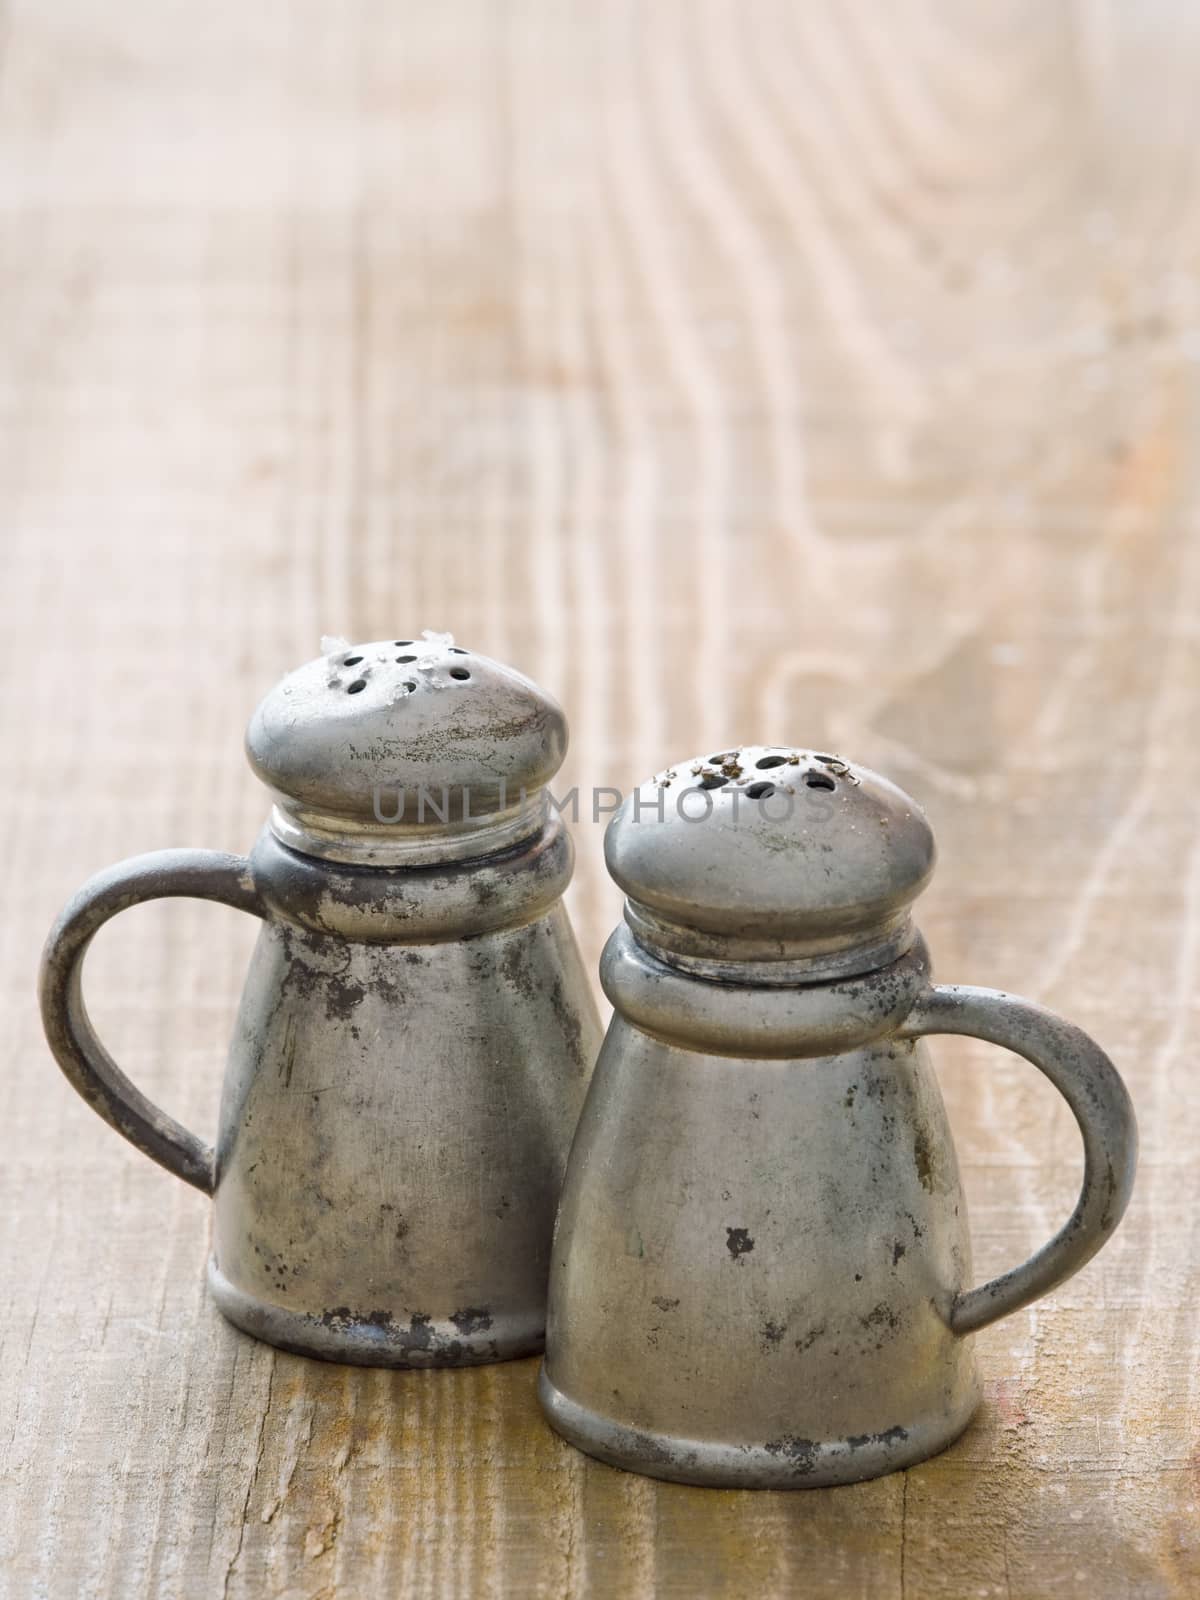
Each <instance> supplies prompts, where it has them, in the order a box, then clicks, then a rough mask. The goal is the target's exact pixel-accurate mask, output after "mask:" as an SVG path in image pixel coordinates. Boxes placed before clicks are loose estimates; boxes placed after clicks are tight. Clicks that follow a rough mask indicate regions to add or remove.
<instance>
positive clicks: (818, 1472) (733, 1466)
mask: <svg viewBox="0 0 1200 1600" xmlns="http://www.w3.org/2000/svg"><path fill="white" fill-rule="evenodd" d="M538 1399H539V1400H540V1401H541V1404H542V1409H543V1411H544V1412H545V1414H546V1420H547V1421H548V1422H549V1423H550V1426H551V1427H552V1428H553V1429H554V1430H555V1432H556V1433H559V1434H561V1435H562V1437H563V1438H564V1439H566V1440H567V1442H568V1443H569V1444H573V1445H574V1446H575V1447H576V1449H579V1450H582V1451H583V1452H584V1453H585V1454H586V1455H590V1456H595V1457H596V1458H597V1459H598V1460H600V1461H604V1462H606V1463H607V1464H608V1465H609V1466H610V1467H619V1468H621V1469H622V1470H623V1471H625V1472H637V1473H640V1474H642V1476H644V1477H648V1478H663V1479H666V1480H667V1481H669V1482H672V1483H690V1484H696V1485H698V1486H700V1487H702V1488H710V1489H820V1488H829V1487H831V1486H833V1485H836V1484H847V1483H861V1482H863V1480H864V1479H867V1478H879V1477H883V1476H884V1475H885V1474H887V1473H890V1472H900V1471H903V1470H904V1469H905V1468H906V1467H912V1466H916V1465H917V1463H918V1462H921V1461H925V1460H927V1459H928V1457H930V1456H935V1455H938V1454H939V1453H940V1452H941V1451H942V1450H945V1449H947V1448H948V1447H949V1446H950V1445H952V1444H953V1443H954V1442H955V1440H956V1439H958V1438H959V1436H960V1435H961V1434H962V1432H963V1431H964V1429H965V1428H966V1427H967V1424H968V1423H969V1422H970V1420H971V1418H972V1417H973V1416H974V1414H975V1412H976V1410H977V1409H978V1406H979V1401H980V1394H979V1391H978V1388H977V1386H976V1385H975V1384H972V1385H971V1388H970V1391H969V1394H968V1397H967V1401H966V1403H965V1404H963V1405H961V1406H960V1407H959V1408H958V1409H956V1410H955V1411H952V1412H951V1413H949V1414H948V1415H947V1416H945V1417H938V1418H936V1419H932V1420H930V1421H928V1422H922V1423H919V1424H917V1425H915V1426H911V1427H907V1428H902V1427H899V1426H896V1427H894V1428H891V1429H888V1430H887V1431H886V1432H883V1433H879V1434H871V1435H866V1436H863V1437H854V1438H848V1439H831V1440H822V1441H818V1440H813V1439H798V1438H781V1439H777V1440H770V1441H766V1442H764V1443H762V1444H749V1445H737V1444H722V1443H718V1442H716V1441H714V1440H709V1439H683V1438H675V1437H673V1436H672V1435H671V1434H666V1433H648V1432H646V1431H645V1430H644V1429H641V1428H632V1427H629V1426H627V1425H626V1424H624V1423H619V1422H614V1421H613V1420H612V1419H611V1418H609V1417H604V1416H599V1415H597V1413H596V1412H594V1411H589V1410H588V1409H587V1407H586V1406H581V1405H580V1404H579V1403H578V1402H577V1401H574V1400H571V1399H569V1398H568V1396H567V1395H565V1394H563V1392H562V1390H561V1389H559V1388H558V1387H557V1386H556V1385H555V1384H554V1382H553V1381H552V1380H551V1379H550V1378H549V1376H548V1375H547V1373H546V1367H545V1364H544V1363H543V1365H542V1367H541V1368H540V1370H539V1372H538Z"/></svg>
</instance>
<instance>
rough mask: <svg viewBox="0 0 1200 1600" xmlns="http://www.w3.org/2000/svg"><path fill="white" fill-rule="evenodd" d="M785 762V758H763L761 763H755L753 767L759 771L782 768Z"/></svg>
mask: <svg viewBox="0 0 1200 1600" xmlns="http://www.w3.org/2000/svg"><path fill="white" fill-rule="evenodd" d="M786 760H787V757H786V756H764V757H763V758H762V760H761V761H756V762H755V763H754V765H755V766H756V767H758V768H759V770H760V771H761V770H762V769H763V768H765V767H782V766H783V764H784V763H785V762H786Z"/></svg>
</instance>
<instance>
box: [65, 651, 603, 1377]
mask: <svg viewBox="0 0 1200 1600" xmlns="http://www.w3.org/2000/svg"><path fill="white" fill-rule="evenodd" d="M566 740H567V730H566V723H565V720H564V718H563V714H562V712H561V711H560V709H559V707H558V706H557V705H556V704H555V703H554V701H553V700H551V699H550V698H549V696H547V695H545V694H544V693H543V692H542V691H541V690H540V689H539V688H538V687H537V686H536V685H535V684H533V683H531V682H530V681H529V680H528V679H527V678H524V677H522V676H521V675H520V674H519V673H517V672H514V671H513V670H512V669H511V668H509V667H506V666H502V665H501V664H500V663H498V662H496V661H491V660H489V659H488V658H487V657H485V656H481V655H476V654H475V653H473V652H471V651H469V650H464V649H462V648H461V647H459V646H457V645H455V644H454V643H453V640H452V639H451V638H450V636H449V635H440V634H428V633H427V634H425V635H424V636H422V637H421V638H420V639H416V640H411V639H396V640H391V639H387V640H382V641H375V642H373V643H371V644H362V645H356V646H352V647H350V646H348V647H345V648H338V649H336V650H334V652H333V653H331V654H329V655H327V656H323V657H321V658H319V659H318V660H315V661H312V662H310V663H309V664H308V665H307V666H304V667H301V668H300V669H299V670H298V671H296V672H293V673H292V674H291V675H290V676H288V677H286V678H284V679H283V680H282V682H280V683H279V684H278V685H277V686H276V687H275V688H274V689H273V690H272V691H271V692H270V693H269V694H268V695H267V697H266V698H265V699H264V700H263V701H262V703H261V704H260V705H259V707H258V709H257V710H256V711H255V713H254V716H253V718H252V720H251V722H250V726H249V731H248V733H247V738H246V748H247V753H248V755H249V759H250V763H251V765H252V767H253V768H254V770H255V772H256V773H257V774H258V776H259V777H260V778H261V779H262V780H263V781H264V783H266V785H267V786H268V788H269V789H270V790H271V791H272V794H273V797H274V802H275V804H274V807H273V809H272V811H271V814H270V818H269V821H268V823H267V825H266V827H265V829H264V831H263V833H262V835H261V836H260V838H259V840H258V842H257V844H256V845H255V847H254V850H253V852H252V854H251V855H250V857H249V858H248V859H247V858H245V857H242V856H236V855H223V854H218V853H214V852H212V851H206V850H167V851H162V852H158V853H155V854H151V855H145V856H140V857H137V858H135V859H133V860H131V861H126V862H123V863H121V864H120V865H118V866H115V867H112V868H110V869H109V870H108V871H107V872H102V873H100V874H99V875H98V876H96V877H94V878H93V879H92V880H91V881H90V882H89V883H87V884H85V885H84V887H83V888H82V889H81V890H80V891H79V892H78V893H77V894H76V895H75V897H74V898H73V899H72V901H71V902H70V904H69V905H68V906H67V908H66V910H65V911H64V912H63V914H62V916H61V917H60V919H59V921H58V923H57V924H56V926H55V928H54V930H53V931H52V933H51V934H50V937H49V940H48V943H47V945H46V950H45V955H44V958H43V967H42V974H41V1004H42V1014H43V1018H44V1022H45V1028H46V1035H47V1038H48V1039H49V1042H50V1045H51V1048H52V1050H53V1051H54V1054H55V1056H56V1057H57V1059H58V1062H59V1065H60V1066H61V1067H62V1069H63V1071H64V1072H65V1073H66V1075H67V1077H68V1078H69V1079H70V1080H71V1082H72V1083H73V1084H74V1086H75V1087H76V1089H78V1090H79V1092H80V1094H81V1095H83V1097H84V1098H85V1099H86V1100H87V1101H88V1103H89V1104H90V1105H91V1106H92V1107H93V1108H94V1109H95V1110H96V1111H97V1112H98V1113H99V1114H100V1116H102V1117H103V1118H104V1119H105V1120H106V1121H107V1122H109V1123H110V1124H111V1125H112V1126H113V1127H114V1128H116V1130H117V1131H118V1132H119V1133H121V1134H123V1135H124V1136H125V1137H126V1138H127V1139H129V1140H130V1141H131V1142H132V1143H133V1144H135V1145H136V1146H137V1147H138V1148H139V1149H140V1150H143V1151H145V1153H146V1154H147V1155H149V1156H151V1157H152V1158H153V1159H154V1160H155V1161H158V1162H160V1163H161V1164H162V1165H163V1166H164V1167H166V1168H167V1169H168V1170H169V1171H171V1172H174V1173H175V1174H176V1175H177V1176H178V1177H181V1178H183V1179H184V1180H185V1181H186V1182H188V1183H191V1184H194V1185H195V1186H196V1187H197V1188H198V1189H201V1190H203V1191H204V1192H205V1193H207V1194H211V1195H212V1197H213V1208H214V1227H213V1244H212V1256H211V1260H210V1263H209V1269H208V1277H209V1284H210V1287H211V1290H212V1294H213V1297H214V1299H215V1300H216V1303H217V1305H218V1306H219V1307H220V1309H221V1310H222V1311H223V1312H224V1314H225V1315H226V1316H227V1317H228V1318H229V1319H230V1320H231V1321H232V1322H234V1323H236V1324H237V1325H238V1326H239V1327H240V1328H243V1329H245V1330H246V1331H247V1332H248V1333H252V1334H255V1335H256V1336H257V1337H259V1338H261V1339H266V1340H268V1341H269V1342H270V1343H272V1344H275V1345H278V1346H280V1347H281V1348H283V1349H287V1350H293V1351H296V1352H299V1353H301V1354H305V1355H312V1356H321V1357H324V1358H327V1359H330V1360H337V1361H348V1362H355V1363H362V1364H368V1365H381V1366H439V1365H460V1364H465V1363H474V1362H486V1361H498V1360H503V1359H505V1358H507V1357H511V1356H520V1355H526V1354H529V1353H530V1352H534V1351H537V1350H539V1349H540V1348H541V1346H542V1341H543V1332H544V1324H545V1300H546V1277H547V1271H548V1266H549V1247H550V1235H551V1229H552V1225H553V1220H554V1208H555V1204H556V1201H557V1198H558V1192H559V1186H560V1183H561V1179H562V1173H563V1166H564V1162H565V1158H566V1152H567V1147H568V1145H569V1143H570V1139H571V1135H572V1132H573V1130H574V1127H575V1122H576V1118H577V1116H578V1113H579V1107H580V1104H581V1102H582V1099H583V1094H584V1089H585V1086H586V1081H587V1077H588V1074H589V1072H590V1069H591V1065H592V1061H593V1059H594V1055H595V1050H596V1047H597V1045H598V1043H599V1039H600V1027H599V1022H598V1019H597V1015H596V1011H595V1006H594V1002H593V1000H592V996H591V991H590V988H589V984H588V981H587V977H586V975H585V973H584V971H583V969H582V966H581V963H580V959H579V955H578V952H577V949H576V945H575V940H574V936H573V934H572V931H571V928H570V925H569V923H568V920H567V916H566V912H565V910H564V907H563V905H562V901H561V896H562V893H563V890H564V888H565V887H566V885H567V881H568V879H569V878H570V875H571V868H572V862H573V855H572V846H571V842H570V839H569V837H568V835H567V834H566V832H565V830H564V828H563V826H562V824H561V821H560V820H559V818H558V816H557V813H556V812H553V811H552V809H551V807H550V806H549V805H548V801H547V791H546V789H545V785H546V784H547V782H548V780H549V779H550V777H551V776H552V775H553V773H554V772H555V771H556V770H557V768H558V766H559V764H560V763H561V761H562V758H563V754H564V752H565V749H566ZM170 895H194V896H199V897H200V898H202V899H208V900H218V901H222V902H224V903H225V904H227V905H232V906H237V907H238V908H240V909H241V910H243V911H248V912H250V913H251V914H252V915H253V916H256V917H259V918H261V919H262V929H261V931H260V933H259V937H258V941H257V945H256V947H255V951H254V955H253V959H252V961H251V965H250V970H249V973H248V975H247V978H246V984H245V990H244V993H243V997H242V1002H241V1010H240V1013H239V1016H238V1021H237V1026H236V1031H235V1034H234V1038H233V1042H232V1045H231V1048H230V1051H229V1057H228V1067H227V1071H226V1076H225V1086H224V1093H223V1097H222V1101H221V1111H220V1122H219V1133H218V1137H217V1144H216V1149H215V1151H214V1150H212V1149H209V1148H208V1146H207V1145H205V1144H204V1143H203V1142H202V1141H201V1140H200V1139H198V1138H197V1137H196V1136H195V1135H194V1134H192V1133H190V1132H188V1131H187V1130H186V1129H185V1128H183V1127H181V1126H180V1125H179V1124H178V1123H176V1122H175V1121H173V1120H172V1119H171V1118H170V1117H168V1116H166V1115H165V1114H164V1113H163V1112H162V1111H160V1110H159V1109H158V1108H157V1107H156V1106H154V1105H152V1104H150V1102H149V1101H148V1100H146V1098H145V1097H144V1096H143V1095H142V1094H140V1093H139V1091H138V1090H137V1089H136V1088H134V1086H133V1085H132V1084H131V1083H130V1082H129V1080H128V1079H127V1078H126V1077H125V1076H124V1075H123V1074H122V1072H121V1071H120V1069H119V1068H118V1067H117V1066H116V1064H115V1063H114V1061H113V1060H112V1058H111V1057H110V1056H109V1054H108V1053H107V1051H106V1050H105V1048H104V1046H103V1045H102V1044H101V1042H100V1040H99V1039H98V1038H97V1037H96V1035H95V1033H94V1032H93V1030H92V1027H91V1024H90V1023H89V1020H88V1016H87V1012H86V1010H85V1008H84V1004H83V998H82V991H81V986H80V976H81V972H80V969H81V965H82V963H83V958H84V955H85V953H86V951H87V948H88V944H89V942H90V940H91V938H92V936H93V935H94V934H95V933H96V931H97V929H98V928H100V927H101V925H102V924H103V923H104V922H106V921H107V920H108V919H109V918H110V917H111V916H113V915H114V914H115V913H116V912H118V911H121V910H123V909H124V908H125V907H127V906H130V905H133V904H135V903H137V902H139V901H144V900H152V899H158V898H160V897H163V896H170Z"/></svg>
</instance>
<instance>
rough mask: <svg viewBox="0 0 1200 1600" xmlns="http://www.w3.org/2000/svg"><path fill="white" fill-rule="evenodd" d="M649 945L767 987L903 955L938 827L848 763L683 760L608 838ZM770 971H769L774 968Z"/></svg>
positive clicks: (750, 750) (613, 869)
mask: <svg viewBox="0 0 1200 1600" xmlns="http://www.w3.org/2000/svg"><path fill="white" fill-rule="evenodd" d="M604 853H605V858H606V860H607V863H608V870H609V872H610V873H611V874H612V876H613V878H614V879H615V880H616V882H617V883H618V884H619V885H620V886H621V888H622V889H624V891H625V893H626V894H627V895H628V897H629V899H628V902H627V905H626V920H627V922H628V923H629V925H630V927H631V928H632V930H633V932H634V934H635V936H636V937H637V939H638V941H639V943H641V944H643V945H644V946H646V947H647V948H648V949H650V950H651V952H652V953H654V954H657V955H659V956H660V957H662V958H663V959H666V960H668V961H670V962H672V963H673V964H676V965H682V966H685V967H688V966H691V967H694V968H695V970H698V971H700V972H707V973H711V974H712V975H714V976H722V975H726V976H729V974H725V973H724V972H723V964H724V963H727V962H742V963H744V962H754V963H759V964H761V966H760V968H759V969H758V970H756V972H755V974H754V976H753V981H754V982H763V981H766V982H780V983H782V982H796V981H805V980H808V981H816V980H818V979H819V978H821V977H823V976H827V975H838V974H848V973H851V972H862V971H867V970H870V969H871V968H873V967H875V966H880V965H883V964H885V963H886V962H888V961H891V960H894V959H896V958H897V957H898V956H899V955H901V954H902V953H903V952H904V951H905V950H906V949H907V948H908V946H909V945H910V944H911V943H912V940H913V937H914V934H913V930H912V925H911V922H910V919H909V914H908V908H909V906H910V904H911V902H912V901H913V900H914V899H915V898H916V897H917V895H918V894H920V892H921V890H922V889H923V888H924V887H925V885H926V883H927V882H928V881H929V877H930V874H931V873H932V871H933V864H934V856H935V851H934V842H933V832H932V830H931V828H930V826H929V823H928V821H927V820H926V818H925V815H924V813H923V812H922V810H921V808H920V807H919V806H918V805H917V803H916V802H915V801H914V800H912V799H911V798H910V797H909V796H908V795H906V794H905V793H904V791H903V790H902V789H898V788H897V787H896V785H895V784H893V783H889V781H888V780H887V779H886V778H884V777H881V776H880V775H879V774H878V773H877V772H872V771H870V770H869V769H868V768H866V767H860V766H856V765H852V764H851V763H850V762H848V761H845V760H843V759H842V758H841V757H840V756H836V755H830V754H828V753H825V752H818V751H813V750H806V749H800V748H797V747H794V746H787V745H745V746H742V747H741V748H739V749H729V750H722V751H718V752H716V753H715V754H712V755H704V756H697V757H695V758H693V759H692V760H691V761H682V762H679V763H677V764H676V765H675V766H673V767H669V768H667V769H666V770H665V771H663V772H660V773H658V774H657V775H656V776H655V777H653V778H651V779H650V780H649V781H648V782H647V783H644V784H642V786H641V787H640V788H639V789H638V790H637V791H636V792H635V793H634V794H631V795H630V796H629V797H628V798H627V799H626V800H625V802H624V804H623V805H622V806H621V808H620V809H619V810H618V811H617V813H616V815H615V816H614V817H613V819H612V821H611V823H610V824H609V827H608V831H607V833H606V835H605V841H604ZM763 968H765V970H763Z"/></svg>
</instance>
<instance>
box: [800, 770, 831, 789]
mask: <svg viewBox="0 0 1200 1600" xmlns="http://www.w3.org/2000/svg"><path fill="white" fill-rule="evenodd" d="M804 781H805V783H806V784H807V785H808V787H809V788H810V789H836V788H837V785H836V784H835V783H834V781H833V779H832V778H830V777H827V776H826V774H825V773H823V772H810V773H808V774H807V775H806V777H805V779H804Z"/></svg>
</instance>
